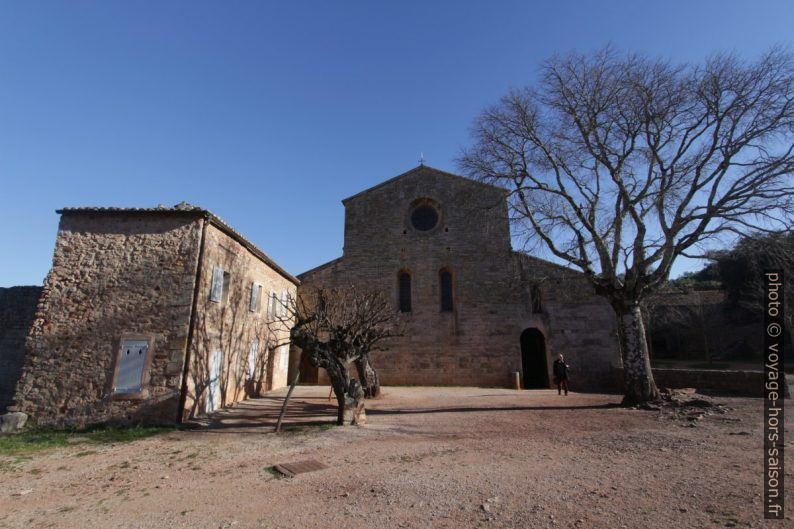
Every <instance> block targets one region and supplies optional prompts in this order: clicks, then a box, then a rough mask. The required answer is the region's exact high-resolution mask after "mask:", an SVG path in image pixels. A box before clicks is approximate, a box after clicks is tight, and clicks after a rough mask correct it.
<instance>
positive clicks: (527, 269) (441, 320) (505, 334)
mask: <svg viewBox="0 0 794 529" xmlns="http://www.w3.org/2000/svg"><path fill="white" fill-rule="evenodd" d="M342 203H343V204H344V206H345V226H344V230H345V235H344V249H343V255H342V257H340V258H338V259H335V260H333V261H330V262H328V263H326V264H323V265H321V266H319V267H317V268H314V269H312V270H309V271H307V272H305V273H303V274H301V275H299V276H298V279H299V280H300V281H301V285H300V286H299V287H298V293H299V294H300V292H301V290H302V289H310V288H315V287H343V286H346V285H355V286H356V287H358V288H364V289H369V290H379V291H382V292H385V293H386V294H387V296H389V297H390V298H391V300H392V302H393V305H394V307H395V309H398V310H399V311H400V312H401V315H402V318H403V320H404V321H405V328H404V332H403V333H402V335H401V336H399V337H396V338H392V339H390V340H389V341H388V343H387V344H386V347H385V349H384V350H381V351H377V352H375V353H374V354H373V361H374V364H375V367H376V369H377V370H378V373H379V375H380V379H381V383H382V384H384V385H477V386H501V387H514V385H515V380H516V373H518V374H519V377H520V381H521V382H520V383H521V385H522V387H525V388H543V387H550V385H551V383H552V375H551V366H552V362H553V360H554V358H555V357H556V356H557V354H558V353H563V354H564V355H565V357H566V361H567V362H568V363H569V364H570V365H571V367H572V375H571V379H572V389H574V390H591V391H592V390H597V391H605V390H614V389H616V388H618V387H619V384H620V382H619V380H616V375H615V374H616V372H617V369H618V368H619V367H620V356H619V349H618V342H617V334H616V333H617V331H616V325H615V318H614V315H613V312H612V310H611V308H610V307H609V305H608V304H607V303H606V301H604V300H603V299H602V298H600V297H598V296H596V295H595V294H594V293H593V289H592V287H590V286H589V285H588V284H587V282H586V281H585V279H584V278H583V277H582V276H581V275H580V274H579V273H577V272H574V271H572V270H570V269H567V268H565V267H562V266H559V265H556V264H553V263H551V262H548V261H544V260H541V259H537V258H534V257H532V256H530V255H527V254H525V253H521V252H516V251H514V250H513V249H512V247H511V240H510V227H509V222H508V211H507V192H506V190H504V189H501V188H498V187H494V186H490V185H487V184H482V183H479V182H475V181H472V180H470V179H466V178H463V177H460V176H457V175H454V174H451V173H447V172H444V171H440V170H437V169H433V168H431V167H427V166H424V165H421V166H419V167H416V168H414V169H412V170H410V171H408V172H406V173H404V174H401V175H399V176H397V177H395V178H392V179H390V180H387V181H385V182H383V183H381V184H379V185H376V186H375V187H372V188H370V189H367V190H365V191H362V192H361V193H358V194H356V195H353V196H351V197H349V198H347V199H345V200H343V201H342ZM293 353H295V352H293ZM297 362H298V361H297V354H293V362H292V364H293V365H292V367H293V369H295V368H296V367H297ZM301 373H302V374H301V379H302V381H303V382H308V383H311V382H323V381H324V379H323V378H322V374H321V373H317V371H316V370H312V369H311V368H310V366H307V365H305V364H304V365H303V366H301Z"/></svg>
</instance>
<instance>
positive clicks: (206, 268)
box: [0, 165, 620, 425]
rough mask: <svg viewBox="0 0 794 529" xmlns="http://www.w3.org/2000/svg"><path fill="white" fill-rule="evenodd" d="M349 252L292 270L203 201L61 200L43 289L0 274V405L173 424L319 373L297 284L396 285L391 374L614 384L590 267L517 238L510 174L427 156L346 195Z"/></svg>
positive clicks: (382, 369) (575, 385) (413, 379)
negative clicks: (560, 360)
mask: <svg viewBox="0 0 794 529" xmlns="http://www.w3.org/2000/svg"><path fill="white" fill-rule="evenodd" d="M343 204H344V206H345V225H344V248H343V252H342V256H341V257H339V258H338V259H335V260H333V261H331V262H328V263H326V264H324V265H321V266H318V267H317V268H314V269H312V270H309V271H307V272H305V273H303V274H301V275H299V276H297V278H296V277H295V276H293V275H291V274H290V273H289V272H287V271H285V270H284V269H283V268H281V267H280V266H279V265H278V264H277V263H275V262H274V261H273V260H272V259H271V258H269V257H268V256H267V255H266V254H265V253H264V252H263V251H262V250H260V249H259V248H257V247H256V246H255V245H253V244H252V243H251V242H250V241H248V240H247V239H246V238H245V237H244V236H243V235H241V234H240V233H238V232H236V231H235V230H234V229H233V228H231V227H230V226H229V225H228V224H226V223H225V222H224V221H222V220H221V219H219V218H218V217H217V216H215V215H213V214H212V213H211V212H209V211H208V210H205V209H202V208H199V207H196V206H191V205H189V204H184V203H183V204H179V205H177V206H174V207H173V208H168V207H164V206H159V207H157V208H148V209H136V208H69V209H63V210H60V211H59V212H58V213H60V214H61V221H60V225H59V229H58V235H57V238H56V245H55V252H54V258H53V266H52V269H51V271H50V273H49V274H48V276H47V278H46V280H45V282H44V286H43V287H13V288H9V289H0V318H2V320H0V323H2V326H0V385H1V386H2V387H0V414H2V413H4V412H6V411H8V412H22V413H25V414H28V415H29V416H31V417H32V420H33V421H34V422H36V423H39V424H78V425H81V424H90V423H97V422H116V421H121V422H124V421H127V422H130V421H132V422H150V423H158V422H179V421H182V420H184V419H188V418H191V417H194V416H197V415H201V414H204V413H207V412H210V411H213V410H215V409H217V408H218V407H220V406H226V405H230V404H234V403H235V402H237V401H239V400H242V399H244V398H247V397H251V396H256V395H261V394H262V393H264V392H266V391H269V390H272V389H276V388H279V387H283V386H284V385H286V384H287V380H288V370H290V369H291V370H293V372H294V370H295V369H297V368H298V367H300V368H301V377H302V382H303V383H324V382H325V379H324V376H323V374H322V373H318V372H317V370H316V369H311V367H310V366H306V365H303V366H298V365H297V364H298V360H297V359H298V358H299V355H298V354H297V353H298V351H295V350H293V351H290V350H289V346H288V344H287V342H288V340H287V337H288V335H289V329H288V328H285V327H284V323H283V322H284V319H285V318H284V317H285V316H286V311H285V310H284V309H283V306H284V305H285V304H286V302H287V300H289V299H290V298H291V297H295V296H297V295H300V291H301V289H305V288H312V287H318V286H326V287H334V286H337V287H342V286H347V285H356V286H357V287H359V288H363V289H372V290H380V291H382V292H385V293H386V294H387V295H388V296H390V297H391V299H392V301H393V306H394V307H395V310H399V311H400V312H401V313H402V316H403V319H404V321H405V328H404V332H403V334H402V335H401V336H399V337H396V338H392V339H390V340H389V342H388V343H387V344H386V348H385V349H384V350H382V351H377V352H375V353H374V354H373V361H374V364H375V367H376V368H377V370H378V373H379V375H380V378H381V382H382V384H384V385H476V386H498V387H514V385H515V380H516V373H518V375H519V377H520V383H521V384H522V386H523V387H525V388H547V387H550V384H551V378H552V377H551V364H552V361H553V359H554V357H555V356H556V355H557V354H558V353H564V354H565V356H566V360H567V362H568V363H569V364H570V365H571V366H572V383H571V385H572V389H574V390H585V391H587V390H602V391H603V390H613V389H616V388H617V387H619V380H616V373H617V369H618V368H619V367H620V359H619V354H618V345H617V339H616V327H615V320H614V316H613V314H612V311H611V309H610V308H609V306H608V305H607V303H606V302H605V301H604V300H603V299H601V298H599V297H597V296H595V295H594V294H593V290H592V288H591V287H589V286H588V285H587V283H586V282H585V280H584V279H583V277H582V276H581V275H580V274H578V273H576V272H573V271H571V270H569V269H567V268H565V267H562V266H559V265H556V264H553V263H550V262H548V261H544V260H541V259H538V258H535V257H532V256H530V255H527V254H524V253H521V252H517V251H514V250H513V249H512V247H511V243H510V229H509V224H508V218H507V200H506V191H505V190H504V189H501V188H498V187H493V186H489V185H485V184H482V183H478V182H475V181H472V180H469V179H466V178H463V177H460V176H457V175H454V174H450V173H447V172H444V171H440V170H437V169H433V168H431V167H427V166H424V165H420V166H419V167H416V168H414V169H412V170H410V171H408V172H406V173H404V174H401V175H399V176H396V177H394V178H392V179H390V180H387V181H385V182H383V183H381V184H379V185H376V186H375V187H372V188H370V189H367V190H365V191H362V192H361V193H358V194H356V195H353V196H351V197H349V198H347V199H345V200H343Z"/></svg>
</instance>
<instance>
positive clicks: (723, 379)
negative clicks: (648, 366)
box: [653, 369, 790, 397]
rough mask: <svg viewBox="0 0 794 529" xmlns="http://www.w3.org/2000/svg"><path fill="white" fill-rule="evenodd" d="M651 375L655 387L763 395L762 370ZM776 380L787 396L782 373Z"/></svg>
mask: <svg viewBox="0 0 794 529" xmlns="http://www.w3.org/2000/svg"><path fill="white" fill-rule="evenodd" d="M653 378H654V380H655V381H656V385H657V386H658V387H659V388H672V389H675V388H696V389H698V390H701V389H703V390H712V391H720V392H725V393H730V394H733V395H741V396H744V397H763V396H764V372H763V371H720V370H711V369H654V370H653ZM778 381H779V382H780V384H781V391H780V393H782V394H784V395H785V396H786V397H790V394H789V387H788V384H787V383H786V377H785V375H782V376H781V377H780V379H778Z"/></svg>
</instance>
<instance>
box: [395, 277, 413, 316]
mask: <svg viewBox="0 0 794 529" xmlns="http://www.w3.org/2000/svg"><path fill="white" fill-rule="evenodd" d="M397 283H398V290H399V296H400V312H411V274H409V273H408V272H400V273H399V275H398V276H397Z"/></svg>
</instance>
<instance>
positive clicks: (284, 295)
mask: <svg viewBox="0 0 794 529" xmlns="http://www.w3.org/2000/svg"><path fill="white" fill-rule="evenodd" d="M287 296H288V294H287V291H286V290H285V291H284V292H282V293H281V311H280V316H281V317H282V318H285V317H286V316H287V302H288V298H287Z"/></svg>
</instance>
